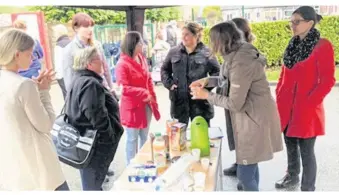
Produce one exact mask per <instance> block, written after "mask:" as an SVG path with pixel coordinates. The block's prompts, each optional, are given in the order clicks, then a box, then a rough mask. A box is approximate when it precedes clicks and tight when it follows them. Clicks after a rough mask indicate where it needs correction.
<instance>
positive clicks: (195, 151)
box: [192, 148, 200, 161]
mask: <svg viewBox="0 0 339 195" xmlns="http://www.w3.org/2000/svg"><path fill="white" fill-rule="evenodd" d="M192 155H193V157H194V158H195V160H196V161H199V160H200V149H198V148H194V149H192Z"/></svg>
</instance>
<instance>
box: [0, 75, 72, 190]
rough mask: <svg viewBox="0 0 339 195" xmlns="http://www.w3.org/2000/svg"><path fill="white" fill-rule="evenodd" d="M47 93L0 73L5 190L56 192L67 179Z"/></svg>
mask: <svg viewBox="0 0 339 195" xmlns="http://www.w3.org/2000/svg"><path fill="white" fill-rule="evenodd" d="M54 120H55V114H54V110H53V107H52V104H51V97H50V95H49V91H48V90H44V91H39V90H38V87H37V85H36V84H35V82H34V81H32V80H31V79H27V78H24V77H21V76H19V75H18V74H15V73H13V72H10V71H6V70H0V133H1V136H0V157H1V159H0V184H1V186H2V187H3V188H5V190H55V189H56V188H57V187H58V186H60V185H61V184H62V183H63V182H65V177H64V175H63V172H62V170H61V166H60V163H59V160H58V157H57V154H56V150H55V147H54V144H53V142H52V139H51V135H50V130H51V128H52V125H53V122H54Z"/></svg>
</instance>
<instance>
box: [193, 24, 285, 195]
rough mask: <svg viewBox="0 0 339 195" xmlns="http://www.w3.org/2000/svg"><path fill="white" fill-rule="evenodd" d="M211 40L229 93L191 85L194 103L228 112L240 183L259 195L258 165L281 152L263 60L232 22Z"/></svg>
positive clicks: (214, 31) (219, 26) (216, 29)
mask: <svg viewBox="0 0 339 195" xmlns="http://www.w3.org/2000/svg"><path fill="white" fill-rule="evenodd" d="M210 39H211V43H212V50H213V51H214V53H220V54H221V55H223V57H224V60H225V63H224V64H223V65H222V68H221V71H220V73H221V81H222V82H221V83H224V87H227V86H229V89H227V90H226V91H228V93H227V95H219V94H215V93H213V92H209V91H207V90H206V89H204V88H203V87H204V86H203V85H201V83H199V82H195V83H192V85H191V86H190V87H191V93H192V95H193V98H194V99H207V100H208V101H209V103H211V104H212V105H216V106H219V107H223V108H225V109H228V110H229V111H230V115H231V121H232V127H233V131H234V140H235V151H236V161H237V164H238V167H237V176H238V179H239V182H240V183H241V184H242V185H243V189H244V190H245V191H259V167H258V163H259V162H263V161H268V160H271V159H272V158H273V153H275V152H279V151H281V150H282V149H283V146H282V135H281V132H280V123H279V115H278V111H277V108H276V104H275V101H274V100H273V97H272V95H271V91H270V88H269V83H268V81H267V79H266V76H265V71H264V68H265V65H266V60H265V58H264V57H263V56H262V55H261V54H260V53H259V52H258V50H257V49H256V48H255V47H254V46H253V45H251V44H250V43H247V42H246V41H244V38H243V34H242V33H241V32H240V30H239V29H238V28H237V27H236V25H235V24H234V23H233V22H223V23H220V24H217V25H215V26H214V27H212V28H211V30H210ZM227 81H228V82H229V85H228V84H227Z"/></svg>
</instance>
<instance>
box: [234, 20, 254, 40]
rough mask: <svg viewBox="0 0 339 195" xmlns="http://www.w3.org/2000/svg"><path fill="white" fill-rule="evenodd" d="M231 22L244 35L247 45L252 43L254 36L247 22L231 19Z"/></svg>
mask: <svg viewBox="0 0 339 195" xmlns="http://www.w3.org/2000/svg"><path fill="white" fill-rule="evenodd" d="M232 21H233V22H234V23H235V25H237V27H238V28H239V29H240V30H241V31H242V32H243V33H244V38H245V40H246V41H247V42H248V43H252V42H253V41H254V36H253V34H252V29H251V27H250V24H249V22H248V20H246V19H245V18H233V19H232Z"/></svg>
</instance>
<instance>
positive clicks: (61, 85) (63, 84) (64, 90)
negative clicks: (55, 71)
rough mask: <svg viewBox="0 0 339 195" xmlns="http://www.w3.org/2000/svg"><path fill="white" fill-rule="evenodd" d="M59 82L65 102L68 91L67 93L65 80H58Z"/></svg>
mask: <svg viewBox="0 0 339 195" xmlns="http://www.w3.org/2000/svg"><path fill="white" fill-rule="evenodd" d="M57 81H58V83H59V86H60V88H61V91H62V95H63V96H64V100H65V98H66V94H67V91H66V87H65V82H64V79H57Z"/></svg>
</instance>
